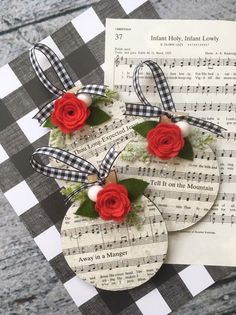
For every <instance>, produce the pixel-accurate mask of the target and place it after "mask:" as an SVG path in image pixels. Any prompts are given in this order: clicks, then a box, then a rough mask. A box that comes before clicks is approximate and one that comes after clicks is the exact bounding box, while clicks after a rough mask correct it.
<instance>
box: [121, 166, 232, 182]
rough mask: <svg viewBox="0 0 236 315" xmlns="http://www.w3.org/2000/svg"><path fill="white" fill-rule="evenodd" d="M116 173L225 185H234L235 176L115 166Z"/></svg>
mask: <svg viewBox="0 0 236 315" xmlns="http://www.w3.org/2000/svg"><path fill="white" fill-rule="evenodd" d="M116 171H117V173H118V174H129V175H137V176H148V177H149V176H150V177H157V179H166V178H169V179H174V180H186V181H196V182H198V183H199V182H204V183H206V182H208V183H218V182H219V181H220V182H221V183H222V182H227V183H236V175H232V174H229V175H225V174H224V173H221V174H220V176H217V175H216V174H208V173H196V172H179V171H176V170H173V171H165V170H164V169H156V168H151V167H141V166H140V167H135V166H130V165H126V166H120V165H116Z"/></svg>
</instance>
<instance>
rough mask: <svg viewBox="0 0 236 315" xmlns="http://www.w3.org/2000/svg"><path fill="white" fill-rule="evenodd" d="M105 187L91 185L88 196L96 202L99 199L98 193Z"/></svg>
mask: <svg viewBox="0 0 236 315" xmlns="http://www.w3.org/2000/svg"><path fill="white" fill-rule="evenodd" d="M102 189H103V188H102V187H101V186H99V185H94V186H91V187H89V189H88V197H89V199H90V200H92V201H94V202H96V201H97V195H98V193H99V191H101V190H102Z"/></svg>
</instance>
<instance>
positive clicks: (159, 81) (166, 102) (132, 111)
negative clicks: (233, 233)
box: [124, 60, 226, 137]
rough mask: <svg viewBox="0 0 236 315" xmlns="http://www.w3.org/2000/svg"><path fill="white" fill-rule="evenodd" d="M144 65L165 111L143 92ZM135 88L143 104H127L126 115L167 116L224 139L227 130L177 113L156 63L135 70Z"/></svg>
mask: <svg viewBox="0 0 236 315" xmlns="http://www.w3.org/2000/svg"><path fill="white" fill-rule="evenodd" d="M143 65H147V66H148V67H149V69H150V70H151V72H152V76H153V78H154V81H155V83H156V87H157V90H158V93H159V95H160V99H161V103H162V105H163V109H161V108H160V107H157V106H153V105H151V104H150V103H149V101H148V100H147V98H146V97H145V95H144V93H143V91H142V88H141V85H140V81H139V78H140V74H139V72H140V69H142V68H143ZM133 86H134V90H135V93H136V94H137V96H138V98H139V100H140V102H141V103H142V104H129V103H127V104H126V111H125V113H124V115H130V116H141V117H150V118H155V117H161V116H167V117H168V118H169V119H171V121H172V122H178V121H181V120H185V121H187V122H188V123H189V124H190V125H194V126H196V127H199V128H203V129H206V130H208V131H210V132H212V133H214V134H216V135H218V136H220V137H223V132H224V131H225V130H226V129H225V128H223V127H221V126H219V125H216V124H214V123H212V122H209V121H207V120H204V119H200V118H197V117H193V116H188V115H187V114H184V113H181V114H179V113H176V109H175V104H174V102H173V99H172V96H171V92H170V89H169V86H168V83H167V80H166V77H165V75H164V73H163V71H162V69H161V68H160V66H159V65H158V64H157V63H156V62H154V61H152V60H146V61H144V62H141V63H140V64H138V65H137V67H136V68H135V70H134V75H133Z"/></svg>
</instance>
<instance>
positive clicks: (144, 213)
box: [30, 146, 168, 290]
mask: <svg viewBox="0 0 236 315" xmlns="http://www.w3.org/2000/svg"><path fill="white" fill-rule="evenodd" d="M119 153H120V152H117V151H116V150H115V148H114V146H112V147H111V148H110V149H109V150H108V151H107V153H106V155H105V157H104V158H103V160H102V161H101V163H100V166H99V169H97V168H96V167H95V166H94V165H93V164H92V163H90V162H88V161H86V160H85V159H83V158H81V157H79V156H76V155H74V154H72V153H69V152H67V151H64V150H61V149H58V148H52V147H41V148H38V149H36V150H35V152H34V153H33V155H32V157H31V160H30V163H31V165H32V167H33V168H34V170H35V171H37V172H39V173H41V174H43V175H46V176H49V177H53V178H56V179H62V180H65V181H68V182H75V183H76V184H77V188H76V189H72V191H71V190H70V189H69V190H68V189H64V191H63V194H64V195H66V197H67V198H66V200H67V201H72V205H71V207H70V208H69V210H68V212H67V214H66V216H65V218H64V220H63V223H62V229H61V240H62V249H63V253H64V256H65V258H66V260H67V262H68V264H69V266H70V267H71V268H72V270H74V272H75V273H76V274H77V275H79V276H80V277H81V278H82V279H84V280H86V281H88V282H89V283H91V284H92V285H95V286H97V287H99V288H102V289H107V290H125V289H129V288H133V287H136V286H138V285H140V284H142V283H144V282H146V281H147V280H148V279H149V278H151V277H152V276H153V275H154V274H155V273H156V272H157V271H158V270H159V268H160V266H161V265H162V263H163V261H164V259H165V257H166V252H167V244H168V237H167V229H166V226H165V223H164V220H163V218H162V216H161V214H160V212H159V210H158V209H157V207H156V206H155V205H154V204H153V203H152V202H151V201H150V200H149V199H147V198H146V197H145V196H144V195H143V192H144V191H145V189H146V188H147V186H148V183H147V182H145V181H143V180H140V179H135V178H130V179H124V180H117V177H116V174H115V172H114V170H111V169H112V167H113V164H114V162H115V160H116V158H117V157H118V155H119ZM45 155H46V156H47V157H49V158H50V159H55V160H57V161H58V162H61V163H63V167H62V168H56V167H52V166H50V165H44V164H43V162H41V160H39V159H38V157H39V156H45ZM65 167H66V168H65ZM78 196H79V198H77V197H78Z"/></svg>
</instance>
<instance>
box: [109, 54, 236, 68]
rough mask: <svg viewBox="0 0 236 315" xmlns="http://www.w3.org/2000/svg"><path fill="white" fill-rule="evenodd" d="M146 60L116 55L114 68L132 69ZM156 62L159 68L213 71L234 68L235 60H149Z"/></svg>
mask: <svg viewBox="0 0 236 315" xmlns="http://www.w3.org/2000/svg"><path fill="white" fill-rule="evenodd" d="M146 59H148V58H145V59H143V58H128V57H127V58H126V57H123V56H119V55H117V56H116V58H115V59H114V64H115V65H116V67H119V66H121V65H125V66H129V67H133V66H134V65H137V64H139V63H140V62H142V61H145V60H146ZM151 59H152V60H153V61H155V62H157V63H158V64H159V65H160V66H161V67H164V68H165V67H169V68H175V67H181V68H182V67H186V66H188V67H207V68H208V69H213V68H214V67H236V59H234V58H153V57H152V58H151Z"/></svg>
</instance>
